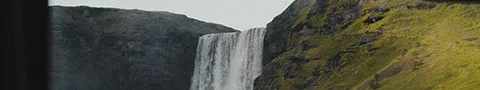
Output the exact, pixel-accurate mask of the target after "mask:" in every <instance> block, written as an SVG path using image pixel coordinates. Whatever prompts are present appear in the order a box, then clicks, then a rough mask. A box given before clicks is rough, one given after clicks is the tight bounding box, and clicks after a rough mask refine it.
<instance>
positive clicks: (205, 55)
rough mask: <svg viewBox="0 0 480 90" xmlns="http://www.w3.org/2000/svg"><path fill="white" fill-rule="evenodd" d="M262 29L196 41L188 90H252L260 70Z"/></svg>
mask: <svg viewBox="0 0 480 90" xmlns="http://www.w3.org/2000/svg"><path fill="white" fill-rule="evenodd" d="M264 35H265V29H263V28H255V29H250V30H248V31H242V32H235V33H220V34H207V35H204V36H202V37H200V39H199V43H198V46H197V56H196V58H195V71H194V74H193V78H192V84H191V87H190V89H191V90H252V89H253V81H254V80H255V78H257V77H258V76H259V75H260V73H261V69H262V64H261V63H262V50H263V38H264Z"/></svg>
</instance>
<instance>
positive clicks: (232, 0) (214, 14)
mask: <svg viewBox="0 0 480 90" xmlns="http://www.w3.org/2000/svg"><path fill="white" fill-rule="evenodd" d="M293 1H294V0H49V3H50V5H62V6H79V5H86V6H92V7H114V8H123V9H140V10H147V11H169V12H172V13H177V14H184V15H187V16H188V17H190V18H195V19H198V20H202V21H206V22H212V23H217V24H222V25H225V26H228V27H232V28H234V29H237V30H247V29H250V28H255V27H266V24H267V23H268V22H270V21H271V20H272V19H273V17H275V16H277V15H278V14H280V13H281V12H282V11H283V10H285V9H286V8H287V6H288V5H290V3H292V2H293Z"/></svg>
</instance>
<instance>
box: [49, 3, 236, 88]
mask: <svg viewBox="0 0 480 90" xmlns="http://www.w3.org/2000/svg"><path fill="white" fill-rule="evenodd" d="M50 8H51V9H50V10H51V16H52V17H51V19H52V23H51V25H52V30H53V33H54V34H53V35H54V36H53V51H54V52H53V56H52V58H53V61H52V67H51V69H52V73H51V75H50V76H51V80H53V81H52V89H53V90H187V89H188V88H189V86H190V81H191V79H190V78H191V77H192V75H193V74H192V73H193V69H194V60H195V52H196V46H197V43H198V38H199V37H200V36H201V35H204V34H209V33H220V32H235V31H236V30H233V29H232V28H228V27H225V26H222V25H217V24H212V23H206V22H202V21H198V20H194V19H191V18H188V17H186V16H185V15H178V14H172V13H169V12H148V11H141V10H121V9H113V8H91V7H86V6H80V7H62V6H52V7H50Z"/></svg>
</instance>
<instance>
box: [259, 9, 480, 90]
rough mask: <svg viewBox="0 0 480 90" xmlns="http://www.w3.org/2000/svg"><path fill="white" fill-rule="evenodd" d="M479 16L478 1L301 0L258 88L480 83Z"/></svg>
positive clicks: (411, 89)
mask: <svg viewBox="0 0 480 90" xmlns="http://www.w3.org/2000/svg"><path fill="white" fill-rule="evenodd" d="M447 1H448V0H447ZM298 2H313V4H311V5H304V6H298V4H296V3H298ZM318 2H323V3H318ZM292 7H297V9H296V10H300V11H294V12H292V11H291V8H292ZM298 7H302V8H303V9H298ZM322 12H323V13H322ZM285 15H288V16H290V17H284V16H285ZM292 18H295V19H294V20H290V19H292ZM479 18H480V3H479V2H473V1H448V2H446V1H445V0H443V1H435V0H432V1H424V0H296V1H295V2H294V3H292V5H291V6H289V8H288V9H287V10H286V11H284V12H283V13H282V14H280V15H279V16H277V17H276V18H275V19H274V20H273V21H272V22H271V23H270V24H269V26H267V30H268V31H267V36H266V37H265V38H266V39H265V40H267V38H269V37H274V36H275V34H268V32H270V33H279V34H276V35H291V36H288V37H285V36H284V37H283V38H282V39H281V40H279V41H265V42H274V43H276V44H281V45H283V46H282V48H281V49H277V50H278V51H279V52H275V53H280V54H278V55H277V54H275V53H272V52H268V51H265V54H268V53H269V54H271V55H272V56H271V57H273V58H271V59H269V58H265V60H264V62H268V64H266V66H265V67H264V70H263V73H262V75H261V76H260V77H259V78H257V79H256V81H255V89H256V90H276V89H280V90H295V89H308V90H311V89H315V90H327V89H328V90H345V89H360V90H365V89H381V90H397V89H399V90H418V89H420V90H422V89H428V90H432V89H434V90H437V89H446V90H472V89H480V57H479V56H480V53H478V52H479V51H480V40H478V38H479V37H480V19H479ZM285 19H289V20H285ZM292 21H294V22H292ZM272 23H289V25H288V26H281V25H271V24H272ZM291 23H294V24H291ZM278 27H284V28H283V29H282V30H275V29H269V28H278ZM268 35H270V36H268ZM270 44H272V43H266V46H268V45H270ZM281 45H277V46H281ZM266 48H268V47H266ZM272 51H273V50H272ZM270 60H271V61H270Z"/></svg>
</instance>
